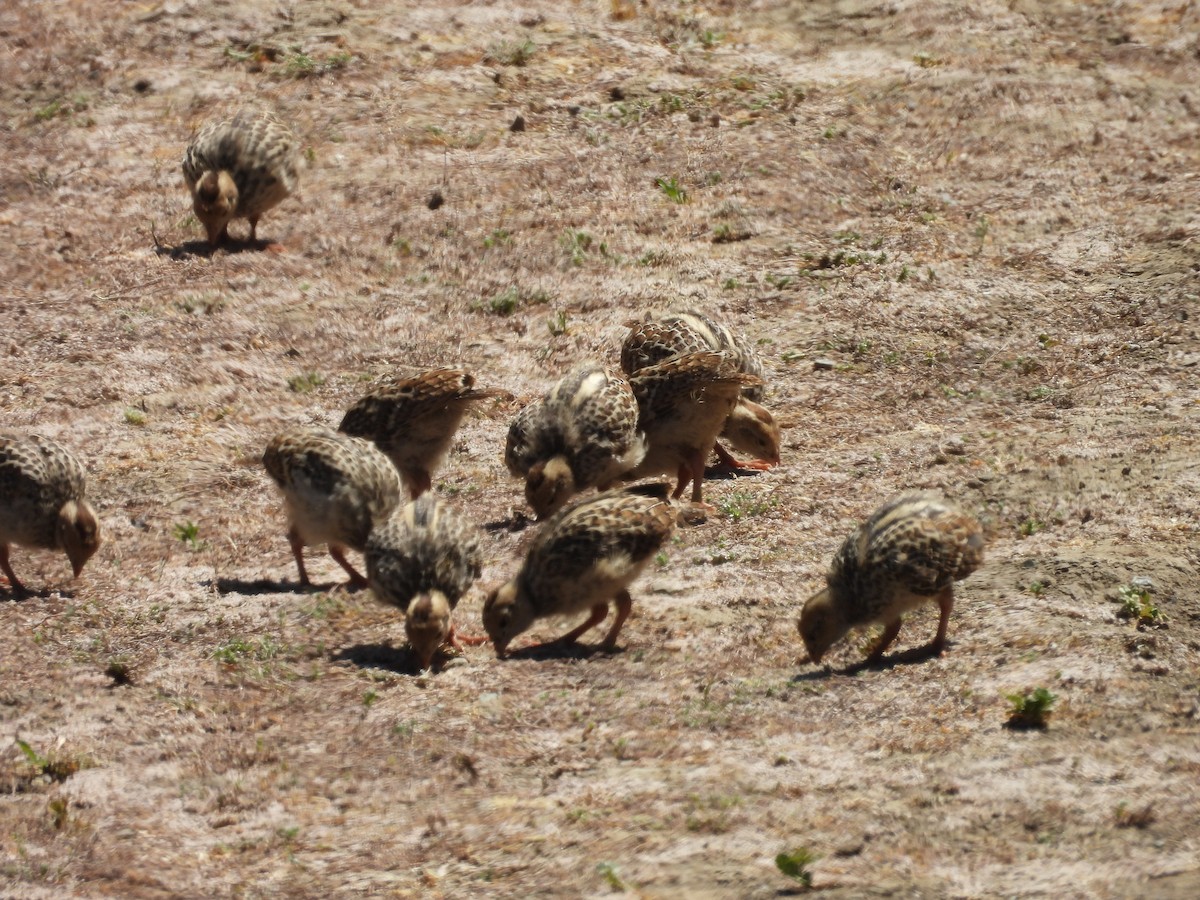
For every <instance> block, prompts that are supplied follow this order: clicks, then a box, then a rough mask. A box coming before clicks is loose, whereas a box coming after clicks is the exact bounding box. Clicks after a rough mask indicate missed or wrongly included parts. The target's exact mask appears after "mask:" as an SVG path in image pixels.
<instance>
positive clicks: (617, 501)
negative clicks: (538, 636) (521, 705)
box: [483, 483, 675, 659]
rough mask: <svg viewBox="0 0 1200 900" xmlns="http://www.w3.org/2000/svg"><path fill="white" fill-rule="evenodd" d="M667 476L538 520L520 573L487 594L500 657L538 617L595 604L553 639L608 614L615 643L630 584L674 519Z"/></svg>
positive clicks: (566, 638)
mask: <svg viewBox="0 0 1200 900" xmlns="http://www.w3.org/2000/svg"><path fill="white" fill-rule="evenodd" d="M668 490H669V486H668V485H666V484H661V483H660V484H650V485H638V486H635V487H633V488H630V489H628V490H624V491H607V492H605V493H603V494H596V495H594V496H590V497H585V498H583V499H582V500H578V501H576V502H575V503H573V504H571V505H570V506H567V507H566V508H564V509H561V510H559V511H558V513H556V514H555V515H554V516H553V517H552V518H551V519H549V521H547V522H546V524H545V525H543V526H542V527H541V529H540V530H539V531H538V533H537V535H536V536H535V538H534V540H533V543H532V544H531V545H530V548H529V553H528V555H527V556H526V558H525V562H524V564H523V565H522V566H521V569H520V571H518V572H517V574H516V576H515V577H514V578H513V579H512V580H511V581H509V582H508V583H506V584H505V585H503V586H502V587H500V588H497V589H496V590H494V591H492V592H491V594H489V595H488V597H487V599H486V600H485V601H484V605H483V625H484V628H486V629H487V633H488V636H489V637H490V638H491V639H492V642H493V643H494V644H495V646H496V655H497V656H498V657H500V658H501V659H503V658H504V656H505V654H506V653H507V652H508V646H509V644H510V643H511V642H512V640H513V638H515V637H516V636H517V635H519V634H521V633H522V632H524V631H526V630H527V629H528V628H529V627H530V626H531V625H532V624H533V623H534V621H535V620H537V619H542V618H546V617H547V616H575V615H578V614H579V613H582V612H585V611H590V615H589V616H588V618H587V619H586V620H585V621H584V623H583V624H582V625H580V626H578V627H577V628H574V629H572V630H571V631H569V632H568V633H567V634H565V635H563V636H562V637H561V638H559V639H558V640H557V641H555V642H553V643H555V644H568V643H571V642H573V641H575V640H577V639H578V638H579V636H580V635H582V634H583V633H584V632H585V631H587V630H588V629H590V628H594V627H595V626H596V625H599V624H600V623H601V622H603V621H604V619H605V617H606V616H607V615H608V603H609V600H614V601H615V603H616V608H617V617H616V620H615V621H614V622H613V624H612V627H611V628H610V629H609V631H608V634H607V635H606V636H605V638H604V643H603V646H604V648H605V649H610V650H611V649H612V648H613V647H615V646H616V643H617V636H618V635H619V634H620V633H621V626H622V625H624V624H625V619H626V618H628V616H629V611H630V609H631V608H632V605H633V600H632V599H631V598H630V596H629V590H628V587H629V585H630V584H632V583H633V581H634V579H636V578H637V577H638V575H639V574H641V572H642V570H643V569H644V568H645V567H646V565H647V563H649V562H650V560H651V559H652V558H653V557H654V554H655V553H657V552H658V549H659V548H660V547H661V546H662V545H663V544H664V543H665V542H666V540H667V538H668V537H669V536H670V535H671V531H672V529H673V528H674V526H675V511H674V509H673V508H672V507H671V504H670V503H669V502H668V501H667V499H666V495H667V491H668Z"/></svg>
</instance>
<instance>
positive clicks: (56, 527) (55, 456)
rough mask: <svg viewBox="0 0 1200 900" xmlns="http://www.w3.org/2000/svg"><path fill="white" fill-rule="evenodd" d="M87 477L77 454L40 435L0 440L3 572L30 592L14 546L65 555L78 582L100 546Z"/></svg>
mask: <svg viewBox="0 0 1200 900" xmlns="http://www.w3.org/2000/svg"><path fill="white" fill-rule="evenodd" d="M86 488H87V475H86V473H85V472H84V469H83V466H82V465H81V464H80V462H79V460H78V459H77V458H76V457H75V455H74V454H73V453H71V452H70V451H69V450H67V449H66V448H65V447H63V446H61V445H60V444H57V443H55V442H54V441H52V440H50V439H49V438H44V437H41V436H40V435H30V436H28V437H18V436H16V435H12V434H7V435H5V434H0V570H3V572H4V574H5V575H6V576H7V577H8V583H9V584H10V585H12V590H13V592H14V593H15V594H23V593H25V592H26V588H25V585H23V584H22V583H21V582H20V580H19V579H18V578H17V574H16V573H15V572H14V571H13V569H12V565H11V564H10V563H9V557H8V551H9V545H10V544H22V545H24V546H27V547H41V548H44V549H46V550H62V551H63V552H64V553H66V554H67V559H69V560H70V561H71V568H72V570H73V571H74V572H75V577H76V578H78V577H79V573H80V572H82V571H83V567H84V564H85V563H86V562H87V561H88V560H89V559H91V557H92V554H93V553H95V552H96V550H97V549H98V548H99V546H100V523H99V521H98V520H97V519H96V513H95V510H93V509H92V507H91V506H90V505H89V504H88V502H87V500H85V499H84V492H85V490H86Z"/></svg>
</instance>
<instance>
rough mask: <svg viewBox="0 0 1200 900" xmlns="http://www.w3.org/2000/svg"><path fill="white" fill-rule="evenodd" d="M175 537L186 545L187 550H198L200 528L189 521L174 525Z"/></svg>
mask: <svg viewBox="0 0 1200 900" xmlns="http://www.w3.org/2000/svg"><path fill="white" fill-rule="evenodd" d="M175 537H176V538H178V539H179V540H180V541H182V542H183V543H185V544H187V546H188V549H189V550H198V549H200V541H199V538H200V526H199V525H197V524H196V523H195V522H193V521H191V520H190V519H189V520H188V521H187V522H176V523H175Z"/></svg>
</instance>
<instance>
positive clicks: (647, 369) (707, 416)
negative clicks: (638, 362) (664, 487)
mask: <svg viewBox="0 0 1200 900" xmlns="http://www.w3.org/2000/svg"><path fill="white" fill-rule="evenodd" d="M759 381H760V379H759V378H758V377H757V376H755V375H747V374H744V373H742V372H739V371H737V368H736V366H735V365H734V363H733V361H732V360H731V359H730V358H729V357H728V356H726V355H725V354H724V353H716V352H714V351H712V350H701V351H699V352H696V353H687V354H684V355H683V356H672V357H670V358H668V359H666V360H664V361H662V362H660V363H656V364H655V365H652V366H644V367H643V368H641V369H639V370H638V371H637V372H635V373H634V374H633V375H631V376H630V378H629V383H630V385H631V386H632V387H633V394H634V396H635V397H636V398H637V402H638V410H639V418H638V427H639V428H640V429H641V430H642V431H643V432H644V433H645V435H646V444H647V450H646V455H645V457H644V458H643V459H642V461H641V463H640V464H639V465H638V466H637V467H636V468H634V469H633V471H632V472H630V473H629V475H628V476H627V477H629V478H642V477H645V476H648V475H658V474H662V473H666V474H671V475H675V474H678V477H679V483H678V486H677V487H676V489H675V493H674V494H673V495H672V496H674V497H681V496H682V495H683V491H684V489H685V488H686V487H687V486H688V483H689V482H690V483H691V485H692V502H693V503H701V502H702V499H703V498H702V493H703V487H702V485H703V483H704V461H705V459H706V458H707V457H708V451H709V450H710V449H711V448H712V445H713V443H714V442H715V441H716V439H717V434H718V433H719V432H720V431H721V429H722V427H724V424H725V422H726V420H727V419H728V418H729V414H730V413H731V412H732V411H733V408H734V405H735V404H736V403H737V401H738V395H739V394H740V392H741V390H742V388H743V387H753V386H754V385H756V384H758V383H759Z"/></svg>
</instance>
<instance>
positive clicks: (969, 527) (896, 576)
mask: <svg viewBox="0 0 1200 900" xmlns="http://www.w3.org/2000/svg"><path fill="white" fill-rule="evenodd" d="M983 544H984V541H983V529H982V528H981V527H980V525H979V523H978V522H977V521H976V520H975V519H973V518H971V517H970V516H968V515H966V514H965V513H962V512H959V511H958V510H956V509H954V508H953V507H951V506H949V505H948V504H946V502H945V501H943V500H941V499H940V498H938V497H933V496H928V495H924V494H909V495H906V496H903V497H899V498H897V499H895V500H892V501H890V502H889V503H886V504H885V505H883V506H882V507H880V508H879V509H878V510H876V512H875V513H874V515H872V516H871V518H869V519H868V520H867V521H866V522H865V523H864V524H862V525H860V526H859V527H858V528H857V529H856V530H855V531H854V533H853V534H851V535H850V536H849V537H848V538H847V539H846V542H845V543H844V544H842V547H841V549H840V550H838V552H837V554H836V555H835V556H834V558H833V564H832V565H831V566H830V569H829V574H828V575H827V576H826V579H825V580H826V587H825V589H824V590H822V591H821V592H819V593H818V594H816V595H814V596H813V597H812V598H810V599H809V601H808V602H807V603H806V604H804V609H803V611H802V612H801V614H800V620H799V622H798V623H797V625H798V627H799V630H800V636H801V637H802V638H803V639H804V646H805V647H806V648H807V649H808V655H809V658H810V659H811V660H812V661H813V662H814V663H816V662H820V661H821V657H822V656H824V655H825V652H826V651H827V650H828V649H829V648H830V647H831V646H833V644H835V643H836V642H837V641H839V640H840V639H841V638H842V637H843V636H844V635H845V634H846V632H848V631H849V630H850V629H851V628H853V627H855V626H859V625H869V624H872V623H876V622H878V623H881V624H882V625H883V626H884V630H883V636H882V637H881V638H880V640H879V643H878V644H876V646H875V648H874V649H873V650H872V651H871V654H870V656H869V657H868V662H872V663H874V662H878V661H879V660H880V659H881V658H882V657H883V653H884V651H885V650H887V648H888V647H889V646H890V645H891V643H892V641H894V640H895V639H896V635H897V634H898V633H899V632H900V621H901V616H903V615H904V613H906V612H908V611H910V610H912V609H915V608H917V607H918V606H921V605H923V604H925V603H929V602H936V603H937V604H938V606H939V607H940V608H941V613H942V617H941V621H940V622H939V623H938V631H937V637H935V638H934V639H933V642H932V643H931V644H930V645H929V649H930V650H931V651H932V652H934V653H941V651H942V649H943V648H944V647H945V644H946V627H947V624H948V623H949V621H950V611H951V610H952V609H953V608H954V582H956V581H959V580H961V579H963V578H966V577H967V576H968V575H970V574H971V573H972V572H974V571H975V569H977V568H978V567H979V565H980V563H982V562H983Z"/></svg>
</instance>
